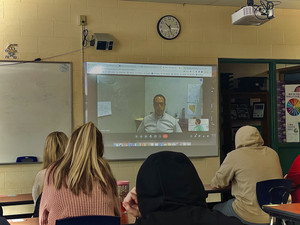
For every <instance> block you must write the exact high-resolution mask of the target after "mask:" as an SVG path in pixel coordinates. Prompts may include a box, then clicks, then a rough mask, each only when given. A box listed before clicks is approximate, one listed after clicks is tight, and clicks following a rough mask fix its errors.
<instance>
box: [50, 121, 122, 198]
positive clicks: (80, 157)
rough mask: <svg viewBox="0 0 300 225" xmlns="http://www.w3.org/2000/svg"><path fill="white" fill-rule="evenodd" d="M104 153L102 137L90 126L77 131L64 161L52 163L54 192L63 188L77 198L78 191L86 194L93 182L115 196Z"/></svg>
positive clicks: (111, 175)
mask: <svg viewBox="0 0 300 225" xmlns="http://www.w3.org/2000/svg"><path fill="white" fill-rule="evenodd" d="M103 153H104V147H103V139H102V134H101V132H100V131H99V130H98V129H97V127H96V126H95V125H94V124H93V123H92V122H89V123H86V124H84V125H82V126H81V127H79V128H78V129H76V130H75V131H74V132H73V133H72V135H71V137H70V140H69V142H68V146H67V148H66V153H65V155H64V157H63V158H62V159H61V160H59V161H58V162H57V163H55V165H54V167H53V170H52V171H51V172H53V181H54V185H55V186H56V188H61V186H62V185H65V186H66V187H68V188H69V189H70V190H71V191H72V192H73V193H74V194H76V195H78V194H79V192H80V191H82V192H84V193H85V194H89V193H90V192H91V191H92V188H93V182H95V181H96V182H98V183H99V185H100V188H101V189H102V191H103V192H104V193H107V190H108V188H109V189H111V188H112V190H113V192H114V194H115V195H117V184H116V180H115V178H114V176H113V174H112V172H111V169H110V166H109V164H108V163H107V161H106V160H105V159H103V158H102V156H103Z"/></svg>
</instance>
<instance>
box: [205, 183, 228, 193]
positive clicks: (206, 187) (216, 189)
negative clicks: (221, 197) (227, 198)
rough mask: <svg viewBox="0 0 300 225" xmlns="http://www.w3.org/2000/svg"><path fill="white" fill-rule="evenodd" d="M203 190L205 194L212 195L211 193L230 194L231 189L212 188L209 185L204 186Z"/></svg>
mask: <svg viewBox="0 0 300 225" xmlns="http://www.w3.org/2000/svg"><path fill="white" fill-rule="evenodd" d="M203 186H204V189H205V192H206V193H207V194H213V193H226V192H230V191H231V188H230V187H226V188H212V187H211V186H210V184H204V185H203Z"/></svg>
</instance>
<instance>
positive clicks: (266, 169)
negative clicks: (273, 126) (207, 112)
mask: <svg viewBox="0 0 300 225" xmlns="http://www.w3.org/2000/svg"><path fill="white" fill-rule="evenodd" d="M263 144H264V141H263V139H262V137H261V135H260V133H259V132H258V130H257V129H256V128H255V127H252V126H244V127H241V128H240V129H239V130H238V131H237V133H236V136H235V146H236V149H235V150H233V151H231V152H230V153H228V154H227V156H226V158H225V159H224V161H223V163H222V165H221V167H220V169H219V170H218V171H217V172H216V175H215V177H214V178H213V179H212V181H211V186H212V187H215V188H222V187H226V186H229V185H231V194H232V196H233V197H234V198H235V200H234V201H233V203H232V207H233V209H234V211H235V212H236V213H237V214H238V215H239V216H240V217H241V218H243V219H244V220H246V221H248V222H251V223H268V222H269V215H268V214H266V213H265V212H263V211H262V209H261V208H260V206H259V204H258V202H257V198H256V183H257V182H259V181H263V180H269V179H281V178H282V169H281V165H280V161H279V157H278V155H277V153H276V152H275V151H274V150H273V149H271V148H269V147H266V146H263Z"/></svg>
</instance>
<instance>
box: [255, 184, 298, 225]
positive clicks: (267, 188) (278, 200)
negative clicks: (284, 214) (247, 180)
mask: <svg viewBox="0 0 300 225" xmlns="http://www.w3.org/2000/svg"><path fill="white" fill-rule="evenodd" d="M291 187H292V180H289V179H271V180H264V181H260V182H257V183H256V197H257V201H258V204H259V206H260V207H261V208H262V206H263V205H269V204H285V203H287V201H288V198H289V194H290V191H291ZM262 209H263V208H262ZM279 221H280V220H277V221H276V224H279ZM273 222H274V217H273V216H271V221H270V225H273ZM282 224H284V225H286V222H285V220H282Z"/></svg>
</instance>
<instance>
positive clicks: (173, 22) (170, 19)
mask: <svg viewBox="0 0 300 225" xmlns="http://www.w3.org/2000/svg"><path fill="white" fill-rule="evenodd" d="M157 31H158V33H159V35H160V36H161V37H162V38H164V39H167V40H172V39H174V38H176V37H177V36H178V35H179V33H180V23H179V21H178V19H176V18H175V17H174V16H171V15H167V16H163V17H162V18H160V20H159V21H158V23H157Z"/></svg>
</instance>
